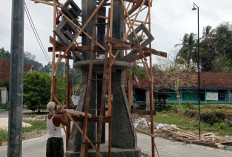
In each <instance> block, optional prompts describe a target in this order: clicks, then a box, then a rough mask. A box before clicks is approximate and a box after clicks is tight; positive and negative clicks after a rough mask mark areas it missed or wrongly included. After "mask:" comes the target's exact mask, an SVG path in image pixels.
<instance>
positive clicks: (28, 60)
mask: <svg viewBox="0 0 232 157" xmlns="http://www.w3.org/2000/svg"><path fill="white" fill-rule="evenodd" d="M24 64H32V65H33V70H34V71H40V70H41V69H42V68H43V64H41V63H39V62H38V61H36V60H35V55H33V54H31V53H30V52H24Z"/></svg>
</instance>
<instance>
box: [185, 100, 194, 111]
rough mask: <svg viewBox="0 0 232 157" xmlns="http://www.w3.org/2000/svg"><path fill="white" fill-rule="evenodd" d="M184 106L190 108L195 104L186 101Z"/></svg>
mask: <svg viewBox="0 0 232 157" xmlns="http://www.w3.org/2000/svg"><path fill="white" fill-rule="evenodd" d="M184 106H185V107H186V108H189V109H194V105H193V104H192V103H190V102H188V101H187V102H185V104H184Z"/></svg>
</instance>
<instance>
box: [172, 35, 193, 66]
mask: <svg viewBox="0 0 232 157" xmlns="http://www.w3.org/2000/svg"><path fill="white" fill-rule="evenodd" d="M196 44H197V39H196V37H195V34H194V33H190V34H185V35H184V37H183V39H182V43H181V44H180V45H181V46H182V47H181V48H180V50H179V52H178V53H177V56H176V62H177V63H179V64H184V65H185V66H186V67H189V65H190V64H191V63H192V62H193V63H196V59H197V56H196V54H197V47H196ZM183 61H184V62H183Z"/></svg>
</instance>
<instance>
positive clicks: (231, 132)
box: [154, 111, 232, 136]
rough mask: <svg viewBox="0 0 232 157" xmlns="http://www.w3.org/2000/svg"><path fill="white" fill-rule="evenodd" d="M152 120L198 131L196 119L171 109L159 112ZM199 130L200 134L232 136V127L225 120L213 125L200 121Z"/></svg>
mask: <svg viewBox="0 0 232 157" xmlns="http://www.w3.org/2000/svg"><path fill="white" fill-rule="evenodd" d="M154 121H155V122H157V123H165V124H174V125H176V126H177V127H179V128H180V129H183V130H186V131H192V132H194V133H198V123H199V122H198V120H196V119H194V118H188V117H186V116H184V115H183V114H181V113H175V112H173V111H168V112H160V113H157V115H156V116H155V117H154ZM201 131H202V134H204V133H207V132H213V133H214V134H215V135H218V136H225V135H228V136H232V127H230V125H229V124H228V123H227V122H220V123H214V125H210V124H209V123H205V122H201Z"/></svg>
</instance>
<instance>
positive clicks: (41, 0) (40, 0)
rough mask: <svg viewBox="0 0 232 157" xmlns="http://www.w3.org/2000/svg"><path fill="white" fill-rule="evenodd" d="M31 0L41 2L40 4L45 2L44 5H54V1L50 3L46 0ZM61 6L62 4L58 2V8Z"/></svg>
mask: <svg viewBox="0 0 232 157" xmlns="http://www.w3.org/2000/svg"><path fill="white" fill-rule="evenodd" d="M31 1H33V2H35V3H41V4H46V5H50V6H54V3H52V2H47V1H44V0H31ZM62 6H63V4H62V3H59V4H58V5H57V7H59V8H61V7H62Z"/></svg>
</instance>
